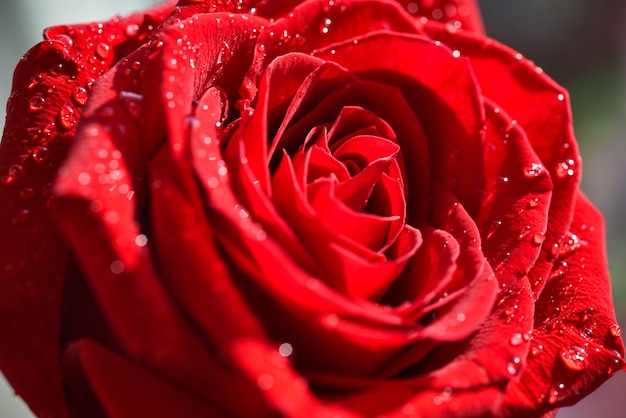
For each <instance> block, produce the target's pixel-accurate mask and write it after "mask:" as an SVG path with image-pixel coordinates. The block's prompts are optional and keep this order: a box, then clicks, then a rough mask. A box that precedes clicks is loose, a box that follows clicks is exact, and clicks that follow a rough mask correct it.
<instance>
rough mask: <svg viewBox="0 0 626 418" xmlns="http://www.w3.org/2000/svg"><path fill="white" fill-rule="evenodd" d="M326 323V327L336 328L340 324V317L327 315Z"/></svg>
mask: <svg viewBox="0 0 626 418" xmlns="http://www.w3.org/2000/svg"><path fill="white" fill-rule="evenodd" d="M324 322H326V325H328V326H330V327H336V326H337V324H339V316H337V314H328V315H326V318H325V319H324Z"/></svg>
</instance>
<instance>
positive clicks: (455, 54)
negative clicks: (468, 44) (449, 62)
mask: <svg viewBox="0 0 626 418" xmlns="http://www.w3.org/2000/svg"><path fill="white" fill-rule="evenodd" d="M452 56H453V57H454V58H458V57H460V56H461V51H459V50H458V49H455V50H454V51H452Z"/></svg>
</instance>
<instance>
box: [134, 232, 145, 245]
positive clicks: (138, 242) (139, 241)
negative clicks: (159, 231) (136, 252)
mask: <svg viewBox="0 0 626 418" xmlns="http://www.w3.org/2000/svg"><path fill="white" fill-rule="evenodd" d="M146 244H148V237H147V236H145V235H144V234H139V235H137V236H136V237H135V245H136V246H138V247H145V246H146Z"/></svg>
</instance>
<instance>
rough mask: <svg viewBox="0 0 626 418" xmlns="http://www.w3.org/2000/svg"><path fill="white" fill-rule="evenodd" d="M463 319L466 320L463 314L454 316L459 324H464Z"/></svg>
mask: <svg viewBox="0 0 626 418" xmlns="http://www.w3.org/2000/svg"><path fill="white" fill-rule="evenodd" d="M465 319H466V316H465V314H464V313H463V312H461V313H459V314H458V315H457V316H456V320H457V321H459V322H465Z"/></svg>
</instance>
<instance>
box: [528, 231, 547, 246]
mask: <svg viewBox="0 0 626 418" xmlns="http://www.w3.org/2000/svg"><path fill="white" fill-rule="evenodd" d="M545 240H546V236H545V235H544V234H543V233H539V234H535V235H533V237H532V239H531V240H530V243H531V244H532V245H534V246H535V247H538V246H540V245H541V244H543V242H544V241H545Z"/></svg>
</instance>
